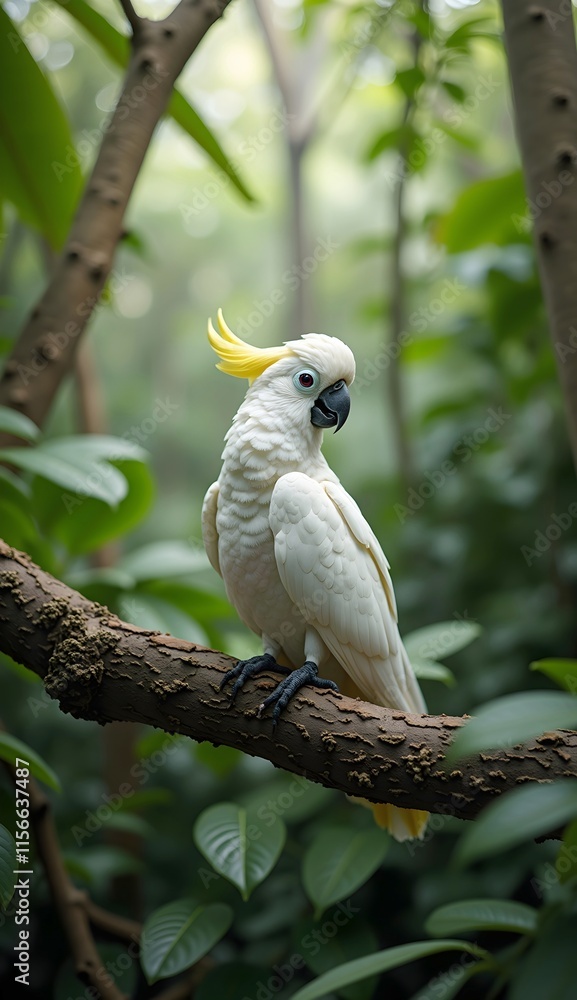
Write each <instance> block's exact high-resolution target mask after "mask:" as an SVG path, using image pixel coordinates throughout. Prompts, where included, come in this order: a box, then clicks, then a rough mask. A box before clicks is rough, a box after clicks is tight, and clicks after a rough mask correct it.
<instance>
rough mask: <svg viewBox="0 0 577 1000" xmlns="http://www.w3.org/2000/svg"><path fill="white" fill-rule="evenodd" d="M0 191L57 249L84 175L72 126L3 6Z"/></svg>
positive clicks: (0, 30) (0, 14)
mask: <svg viewBox="0 0 577 1000" xmlns="http://www.w3.org/2000/svg"><path fill="white" fill-rule="evenodd" d="M0 91H1V92H2V94H4V99H3V100H2V101H0V177H1V178H2V180H1V185H0V195H3V196H4V198H6V199H8V200H9V201H11V202H12V203H13V204H14V205H15V207H16V209H17V211H18V214H19V215H20V217H21V218H22V219H23V221H24V222H26V223H28V224H29V225H31V226H33V227H34V228H35V229H38V230H39V231H40V232H41V233H42V235H43V236H44V238H45V239H46V240H47V242H48V243H49V244H50V246H51V247H52V248H53V249H54V250H58V249H59V248H60V247H61V246H62V244H63V243H64V240H65V239H66V236H67V234H68V230H69V228H70V223H71V221H72V216H73V213H74V210H75V208H76V203H77V201H78V197H79V194H80V190H81V186H82V175H81V173H80V168H79V167H78V162H77V159H76V156H75V155H73V157H72V158H71V157H70V153H71V152H72V153H73V154H74V146H73V143H72V136H71V134H70V127H69V124H68V121H67V119H66V116H65V114H64V112H63V110H62V108H61V106H60V104H59V103H58V101H57V100H56V97H55V96H54V92H53V90H52V88H51V86H50V84H49V82H48V80H47V79H46V77H45V76H44V75H43V73H42V72H41V70H40V68H39V67H38V65H37V63H36V62H35V60H34V59H33V58H32V56H31V55H30V52H29V51H28V49H27V47H26V45H25V43H24V41H23V39H22V38H21V36H20V34H19V32H18V30H17V28H16V26H15V25H14V24H13V23H12V21H11V20H10V19H9V17H8V16H7V14H6V12H5V10H4V9H3V8H2V7H0Z"/></svg>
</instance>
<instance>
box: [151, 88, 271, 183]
mask: <svg viewBox="0 0 577 1000" xmlns="http://www.w3.org/2000/svg"><path fill="white" fill-rule="evenodd" d="M168 113H169V114H170V115H172V117H173V118H174V120H175V122H177V123H178V124H179V125H180V126H181V128H183V129H184V131H185V132H188V134H189V135H190V136H192V138H193V139H194V140H195V142H197V143H198V145H199V146H200V147H201V149H204V151H205V153H208V155H209V156H210V158H211V160H212V161H213V162H214V163H216V165H217V167H220V168H221V170H224V172H225V174H226V175H227V177H228V178H229V180H231V181H232V183H233V184H234V186H235V187H236V188H237V190H238V191H240V193H241V194H242V195H243V197H244V198H246V200H247V201H249V202H254V201H256V199H255V197H254V195H253V194H251V192H250V191H249V190H248V188H247V187H246V185H245V183H244V181H243V180H242V178H241V176H240V174H239V173H238V171H237V169H236V166H235V165H234V164H233V163H232V161H231V160H229V159H228V157H227V155H226V153H225V152H224V150H223V148H222V146H221V145H220V143H219V142H218V140H217V138H216V136H215V135H213V133H212V132H211V131H210V129H209V128H208V126H207V125H206V124H205V122H204V121H203V120H202V118H201V117H200V116H199V115H198V114H197V112H196V111H195V110H194V108H193V107H192V106H191V105H190V104H189V103H188V101H187V100H186V99H185V98H184V97H183V95H182V94H181V93H180V91H179V90H176V89H175V90H174V91H173V93H172V97H171V99H170V102H169V105H168Z"/></svg>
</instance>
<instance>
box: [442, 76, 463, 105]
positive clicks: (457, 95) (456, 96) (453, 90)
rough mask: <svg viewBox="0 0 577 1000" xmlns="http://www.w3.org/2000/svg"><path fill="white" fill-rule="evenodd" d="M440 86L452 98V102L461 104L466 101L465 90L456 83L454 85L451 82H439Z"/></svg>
mask: <svg viewBox="0 0 577 1000" xmlns="http://www.w3.org/2000/svg"><path fill="white" fill-rule="evenodd" d="M441 84H442V85H443V87H444V88H445V90H446V91H447V93H448V95H449V97H452V98H453V100H454V101H458V102H459V104H462V103H463V101H465V100H466V99H467V92H466V90H464V89H463V87H461V86H459V84H458V83H454V82H453V81H452V80H441Z"/></svg>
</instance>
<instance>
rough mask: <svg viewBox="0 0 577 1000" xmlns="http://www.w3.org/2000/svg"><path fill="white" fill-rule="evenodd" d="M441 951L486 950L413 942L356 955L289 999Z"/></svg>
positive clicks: (305, 999) (308, 997)
mask: <svg viewBox="0 0 577 1000" xmlns="http://www.w3.org/2000/svg"><path fill="white" fill-rule="evenodd" d="M442 951H466V952H468V953H469V954H470V955H475V956H476V957H477V958H488V957H489V956H488V955H487V952H486V951H484V950H483V949H482V948H479V947H477V945H474V944H469V942H468V941H456V940H455V941H451V940H447V941H413V943H412V944H401V945H398V946H397V947H395V948H385V950H384V951H377V952H375V953H374V954H373V955H367V956H366V957H365V958H357V959H355V960H354V961H352V962H346V963H345V964H344V965H340V966H339V967H338V968H336V969H332V970H331V971H330V972H325V974H324V975H322V976H319V978H318V979H315V980H314V981H313V982H312V983H308V985H307V986H304V987H303V988H302V989H301V990H297V992H296V993H293V996H292V1000H319V998H320V997H326V996H327V995H328V994H330V993H333V992H338V991H339V990H340V989H342V988H343V987H344V986H348V985H349V984H350V983H357V982H358V981H359V979H366V978H367V976H375V975H379V974H380V973H382V972H387V971H388V970H389V969H396V968H398V966H399V965H406V964H407V962H416V961H417V960H418V959H419V958H426V957H427V956H428V955H437V954H438V953H439V952H442Z"/></svg>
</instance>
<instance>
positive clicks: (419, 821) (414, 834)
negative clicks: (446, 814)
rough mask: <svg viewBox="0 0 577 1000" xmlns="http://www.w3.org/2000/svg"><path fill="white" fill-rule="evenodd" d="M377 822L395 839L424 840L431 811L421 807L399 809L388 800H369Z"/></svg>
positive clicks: (368, 803)
mask: <svg viewBox="0 0 577 1000" xmlns="http://www.w3.org/2000/svg"><path fill="white" fill-rule="evenodd" d="M367 805H368V806H370V808H371V810H372V813H373V816H374V817H375V822H376V823H377V824H378V825H379V826H381V827H383V829H385V830H388V831H389V833H390V834H391V836H393V837H394V838H395V840H399V841H401V843H402V842H403V841H404V840H422V839H423V837H424V836H425V830H426V828H427V822H428V819H429V813H428V812H423V811H422V810H421V809H399V807H398V806H392V805H388V804H387V803H386V802H367Z"/></svg>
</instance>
